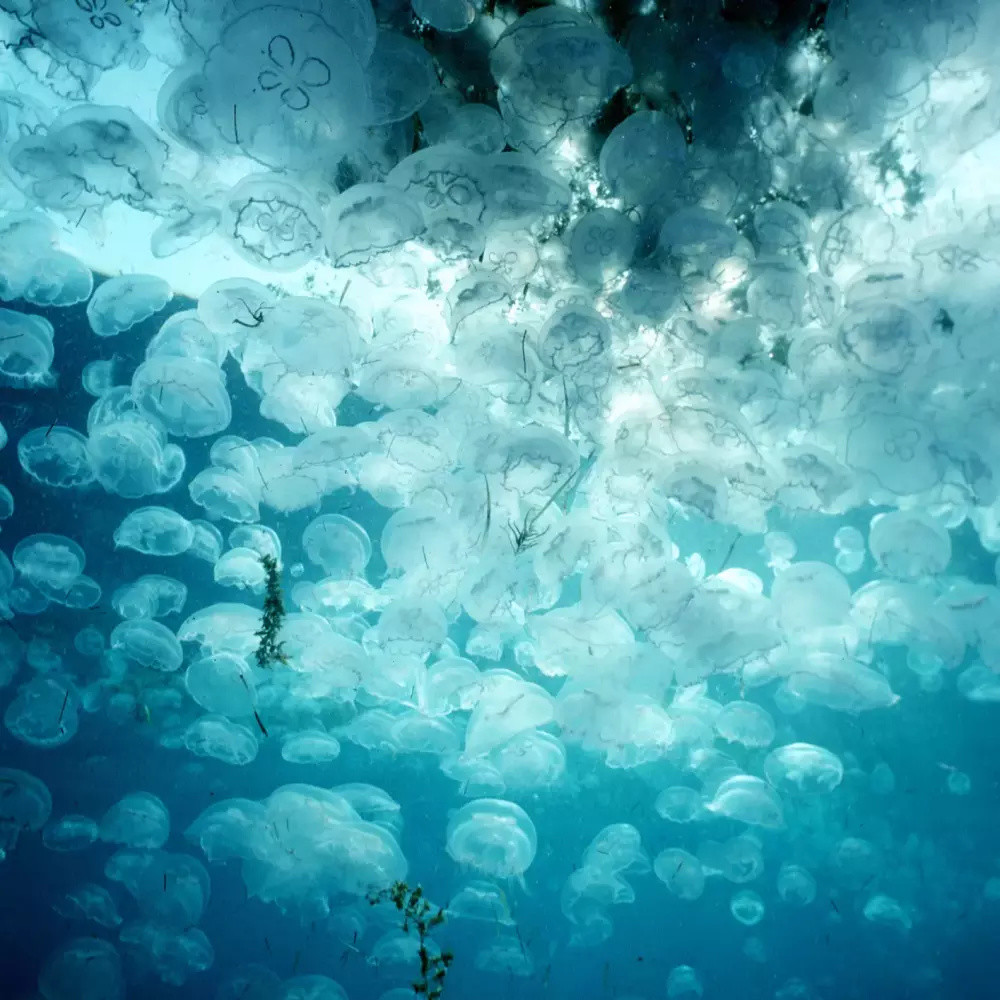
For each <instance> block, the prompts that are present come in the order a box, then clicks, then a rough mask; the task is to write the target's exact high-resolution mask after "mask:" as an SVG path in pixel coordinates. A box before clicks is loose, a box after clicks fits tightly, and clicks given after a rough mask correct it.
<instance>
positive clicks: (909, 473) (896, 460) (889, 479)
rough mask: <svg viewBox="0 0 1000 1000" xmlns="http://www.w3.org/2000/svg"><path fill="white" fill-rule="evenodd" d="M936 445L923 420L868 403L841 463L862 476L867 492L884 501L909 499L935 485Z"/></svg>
mask: <svg viewBox="0 0 1000 1000" xmlns="http://www.w3.org/2000/svg"><path fill="white" fill-rule="evenodd" d="M936 448H937V444H936V441H935V438H934V436H933V434H932V431H931V429H930V427H929V426H928V425H927V423H926V422H925V421H923V420H919V419H915V418H914V416H913V415H912V414H911V413H910V412H908V411H906V410H902V409H898V408H896V409H894V408H890V407H889V406H887V405H886V404H884V403H883V402H882V399H881V397H879V398H877V399H871V401H870V404H869V405H865V406H864V407H863V408H862V410H861V411H860V413H859V416H858V417H857V418H856V420H855V421H854V422H853V424H852V426H851V429H850V430H849V432H848V436H847V449H846V452H845V462H846V463H847V465H849V466H850V467H851V468H853V469H854V470H855V472H856V473H862V474H863V476H864V481H865V482H867V483H868V484H869V489H870V490H875V491H878V493H879V495H881V496H886V497H890V496H891V497H895V496H909V495H911V494H915V493H920V492H922V491H923V490H928V489H931V488H932V487H933V486H935V485H936V484H937V482H938V481H939V476H940V473H939V472H938V466H937V459H936Z"/></svg>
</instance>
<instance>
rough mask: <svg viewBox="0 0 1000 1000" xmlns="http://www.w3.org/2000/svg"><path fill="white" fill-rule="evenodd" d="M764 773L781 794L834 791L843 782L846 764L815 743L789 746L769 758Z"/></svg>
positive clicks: (775, 751)
mask: <svg viewBox="0 0 1000 1000" xmlns="http://www.w3.org/2000/svg"><path fill="white" fill-rule="evenodd" d="M764 774H765V775H767V780H768V781H769V782H770V783H771V784H772V785H773V786H774V787H775V788H776V789H778V791H781V792H783V791H798V792H802V793H805V794H810V793H816V792H832V791H833V790H834V789H835V788H836V787H837V786H838V785H839V784H840V782H841V781H842V780H843V777H844V765H843V764H842V763H841V760H840V758H839V757H838V756H837V755H836V754H835V753H833V752H832V751H830V750H827V749H826V748H825V747H819V746H816V745H814V744H812V743H789V744H788V745H787V746H783V747H777V748H776V749H774V750H772V751H771V752H770V753H769V754H768V755H767V757H766V759H765V760H764Z"/></svg>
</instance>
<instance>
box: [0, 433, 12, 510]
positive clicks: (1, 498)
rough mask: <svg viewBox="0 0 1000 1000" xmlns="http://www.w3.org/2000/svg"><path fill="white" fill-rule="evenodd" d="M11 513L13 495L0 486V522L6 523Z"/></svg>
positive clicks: (0, 435) (0, 434) (1, 435)
mask: <svg viewBox="0 0 1000 1000" xmlns="http://www.w3.org/2000/svg"><path fill="white" fill-rule="evenodd" d="M2 437H3V434H2V433H0V438H2ZM0 447H2V445H0ZM13 513H14V494H13V493H11V491H10V490H9V489H7V487H6V486H0V521H6V520H7V518H9V517H10V516H11V515H12V514H13Z"/></svg>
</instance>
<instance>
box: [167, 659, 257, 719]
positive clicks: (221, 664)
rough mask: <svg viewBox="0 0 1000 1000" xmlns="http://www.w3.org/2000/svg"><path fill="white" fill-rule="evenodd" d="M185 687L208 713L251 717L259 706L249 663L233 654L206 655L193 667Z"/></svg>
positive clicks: (190, 668)
mask: <svg viewBox="0 0 1000 1000" xmlns="http://www.w3.org/2000/svg"><path fill="white" fill-rule="evenodd" d="M184 686H185V687H186V688H187V692H188V694H189V695H191V697H192V698H193V699H194V701H195V702H196V703H197V704H198V705H200V706H201V707H202V708H203V709H205V711H206V712H210V713H212V714H213V715H225V716H230V717H233V718H239V717H240V716H246V715H250V714H251V713H252V712H253V710H254V706H255V705H256V704H257V698H256V694H255V685H254V680H253V675H252V673H251V671H250V667H249V666H247V662H246V660H244V659H243V658H242V657H240V656H235V655H233V654H232V653H215V654H213V655H211V656H203V657H201V658H200V659H197V660H195V661H194V662H192V663H191V664H190V666H189V667H188V668H187V670H186V672H185V674H184Z"/></svg>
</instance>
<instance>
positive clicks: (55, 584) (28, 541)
mask: <svg viewBox="0 0 1000 1000" xmlns="http://www.w3.org/2000/svg"><path fill="white" fill-rule="evenodd" d="M85 560H86V556H85V555H84V551H83V549H82V548H80V546H79V545H77V543H76V542H74V541H73V540H72V539H71V538H65V537H63V536H62V535H48V534H39V535H28V537H27V538H22V539H21V541H19V542H18V543H17V545H15V546H14V551H13V552H12V553H11V562H12V563H13V564H14V569H16V570H17V571H18V573H20V574H21V576H22V577H23V578H24V579H25V580H27V581H28V582H29V583H31V584H32V585H33V586H35V587H37V588H38V589H39V590H40V591H41V592H42V593H43V594H46V595H53V596H55V597H58V596H59V595H62V594H65V593H66V592H67V591H68V590H69V589H70V587H72V586H73V584H74V583H75V582H76V581H77V579H78V578H79V576H80V574H81V573H82V572H83V567H84V563H85Z"/></svg>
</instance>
